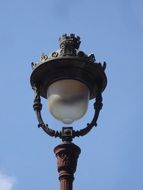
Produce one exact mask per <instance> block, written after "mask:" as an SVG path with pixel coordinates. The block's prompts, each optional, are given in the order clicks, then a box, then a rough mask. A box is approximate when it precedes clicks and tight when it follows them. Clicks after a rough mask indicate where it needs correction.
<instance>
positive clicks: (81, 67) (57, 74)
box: [30, 34, 107, 190]
mask: <svg viewBox="0 0 143 190" xmlns="http://www.w3.org/2000/svg"><path fill="white" fill-rule="evenodd" d="M59 42H60V49H59V50H58V51H55V52H53V53H52V54H51V55H50V56H48V55H44V54H43V55H42V57H41V60H40V62H39V63H32V69H33V72H32V74H31V78H30V81H31V86H32V88H33V90H34V91H35V94H36V96H35V99H34V105H33V108H34V110H35V112H36V115H37V119H38V122H39V124H38V126H39V127H41V128H42V129H43V130H44V131H45V132H46V133H47V134H48V135H49V136H51V137H59V138H60V139H62V141H63V142H62V144H60V145H58V146H56V147H55V149H54V152H55V154H56V157H57V165H58V172H59V180H60V190H72V183H73V180H74V172H75V171H76V165H77V159H78V156H79V154H80V148H79V147H78V146H77V145H75V144H74V143H72V140H73V138H75V137H79V136H84V135H86V134H87V133H88V132H89V131H90V130H91V129H92V128H93V127H94V126H96V125H97V123H96V122H97V119H98V116H99V112H100V110H101V108H102V92H103V90H104V89H105V87H106V85H107V78H106V75H105V72H104V70H105V68H106V63H105V62H104V63H103V65H102V64H101V63H97V62H96V60H95V57H94V54H91V55H87V54H85V53H84V52H83V51H80V50H79V45H80V38H79V37H78V36H77V37H76V36H75V35H74V34H70V35H69V36H68V35H66V34H65V35H63V36H62V37H61V38H60V39H59ZM41 97H43V98H46V99H47V100H48V108H49V111H50V113H51V114H52V115H53V117H55V118H56V119H57V120H60V121H62V122H63V123H64V124H66V127H63V128H62V129H61V130H59V131H56V130H54V129H51V128H49V127H48V125H47V124H45V122H44V121H43V119H42V116H41V109H42V104H41ZM91 99H95V103H94V109H95V113H94V116H93V119H92V121H91V122H90V123H88V124H87V125H86V126H85V127H84V128H82V129H80V130H74V129H73V128H72V127H68V125H69V124H70V125H71V123H73V122H74V121H76V120H78V119H80V118H81V117H82V116H83V115H84V114H85V113H86V111H87V108H88V102H89V100H91Z"/></svg>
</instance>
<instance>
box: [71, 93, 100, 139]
mask: <svg viewBox="0 0 143 190" xmlns="http://www.w3.org/2000/svg"><path fill="white" fill-rule="evenodd" d="M102 106H103V103H102V94H101V92H98V93H97V96H96V100H95V103H94V109H95V112H94V116H93V119H92V121H91V123H87V126H86V127H85V128H83V129H81V130H77V131H74V132H73V135H74V137H79V136H84V135H86V134H87V133H89V131H90V130H91V129H92V128H93V127H94V126H95V127H96V126H97V119H98V116H99V113H100V111H101V109H102Z"/></svg>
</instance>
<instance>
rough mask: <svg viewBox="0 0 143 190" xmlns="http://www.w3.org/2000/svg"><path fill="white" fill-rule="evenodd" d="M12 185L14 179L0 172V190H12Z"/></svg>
mask: <svg viewBox="0 0 143 190" xmlns="http://www.w3.org/2000/svg"><path fill="white" fill-rule="evenodd" d="M14 184H15V178H13V177H11V176H7V175H5V174H3V173H1V172H0V190H12V189H13V186H14Z"/></svg>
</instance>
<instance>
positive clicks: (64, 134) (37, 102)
mask: <svg viewBox="0 0 143 190" xmlns="http://www.w3.org/2000/svg"><path fill="white" fill-rule="evenodd" d="M35 93H36V96H35V99H34V105H33V108H34V110H35V112H36V116H37V119H38V122H39V123H38V127H41V128H42V129H43V130H44V131H45V132H46V133H47V134H48V135H49V136H51V137H59V138H61V139H62V140H63V141H72V139H73V138H75V137H80V136H84V135H86V134H87V133H88V132H89V131H90V130H91V129H92V128H93V127H94V126H97V119H98V116H99V113H100V110H101V109H102V105H103V104H102V96H101V93H97V97H96V100H95V103H94V109H95V113H94V116H93V119H92V121H91V123H88V124H87V126H86V127H85V128H83V129H81V130H77V131H75V130H74V129H73V128H71V127H67V128H63V129H62V131H55V130H53V129H51V128H49V127H48V124H45V123H44V121H43V119H42V116H41V109H42V104H41V98H40V95H39V91H38V89H36V87H35Z"/></svg>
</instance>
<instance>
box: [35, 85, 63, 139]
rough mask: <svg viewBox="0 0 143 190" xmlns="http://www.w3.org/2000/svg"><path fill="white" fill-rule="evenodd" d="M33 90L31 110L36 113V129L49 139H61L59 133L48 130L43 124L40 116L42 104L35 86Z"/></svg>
mask: <svg viewBox="0 0 143 190" xmlns="http://www.w3.org/2000/svg"><path fill="white" fill-rule="evenodd" d="M33 90H34V91H35V94H36V95H35V98H34V104H33V109H34V111H35V112H36V117H37V120H38V127H41V128H42V129H43V130H44V131H45V133H47V134H48V135H49V136H51V137H59V138H61V134H60V132H58V131H55V130H53V129H51V128H49V127H48V125H47V124H45V123H44V121H43V119H42V116H41V110H42V104H41V98H40V93H39V90H38V88H37V87H36V86H35V87H34V88H33Z"/></svg>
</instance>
